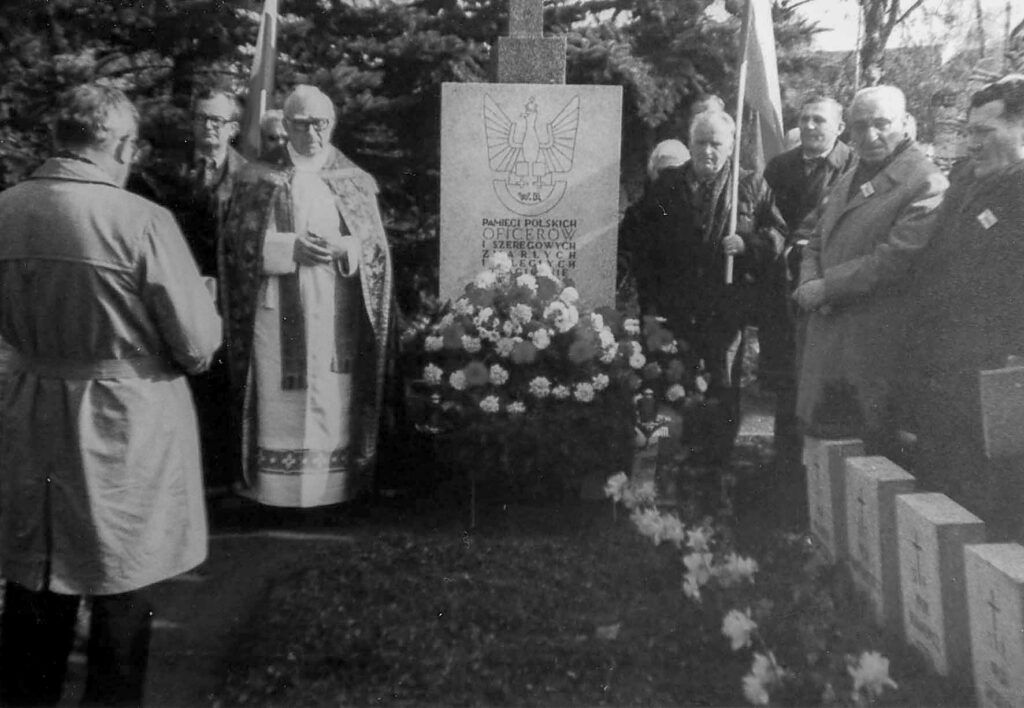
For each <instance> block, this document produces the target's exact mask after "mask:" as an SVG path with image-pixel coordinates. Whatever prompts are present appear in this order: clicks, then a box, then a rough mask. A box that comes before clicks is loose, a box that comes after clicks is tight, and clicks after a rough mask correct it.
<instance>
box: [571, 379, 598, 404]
mask: <svg viewBox="0 0 1024 708" xmlns="http://www.w3.org/2000/svg"><path fill="white" fill-rule="evenodd" d="M572 395H573V397H574V398H575V399H576V400H577V401H579V402H580V403H590V402H591V401H593V400H594V386H593V384H590V383H586V382H584V383H578V384H576V389H575V390H574V391H573V394H572Z"/></svg>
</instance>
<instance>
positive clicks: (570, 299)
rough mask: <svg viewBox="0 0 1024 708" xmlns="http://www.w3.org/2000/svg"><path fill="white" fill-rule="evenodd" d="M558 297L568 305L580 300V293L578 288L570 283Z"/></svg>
mask: <svg viewBox="0 0 1024 708" xmlns="http://www.w3.org/2000/svg"><path fill="white" fill-rule="evenodd" d="M558 299H559V300H561V301H562V302H564V303H565V304H566V305H575V304H576V303H577V302H579V301H580V293H579V291H578V290H577V289H576V288H574V287H573V286H571V285H570V286H568V287H567V288H565V289H564V290H562V293H561V294H560V295H559V296H558Z"/></svg>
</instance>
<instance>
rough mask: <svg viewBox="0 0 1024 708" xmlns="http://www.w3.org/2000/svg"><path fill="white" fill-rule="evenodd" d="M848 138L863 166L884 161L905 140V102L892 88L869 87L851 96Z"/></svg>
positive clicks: (902, 96) (897, 90)
mask: <svg viewBox="0 0 1024 708" xmlns="http://www.w3.org/2000/svg"><path fill="white" fill-rule="evenodd" d="M848 117H849V126H850V137H851V141H852V143H853V147H854V149H855V150H856V151H857V155H858V156H859V157H860V159H861V160H863V161H864V162H866V163H869V164H870V163H876V162H882V161H884V160H886V159H887V158H888V157H889V156H890V155H892V154H893V152H894V151H895V150H896V148H897V146H899V144H900V143H901V142H903V140H904V139H905V138H906V121H907V99H906V97H904V95H903V92H902V91H900V90H899V89H898V88H896V87H895V86H869V87H868V88H865V89H861V90H860V91H858V92H857V94H856V95H855V96H854V97H853V103H852V104H850V110H849V116H848Z"/></svg>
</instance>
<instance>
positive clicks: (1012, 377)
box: [978, 366, 1024, 460]
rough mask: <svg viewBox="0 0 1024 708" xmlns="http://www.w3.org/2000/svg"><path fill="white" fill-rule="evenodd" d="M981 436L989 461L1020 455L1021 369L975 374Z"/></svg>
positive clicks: (1023, 449)
mask: <svg viewBox="0 0 1024 708" xmlns="http://www.w3.org/2000/svg"><path fill="white" fill-rule="evenodd" d="M978 389H979V393H980V398H981V432H982V438H983V440H984V441H985V454H986V455H988V458H989V459H990V460H998V459H1002V458H1006V457H1013V456H1015V455H1021V454H1024V431H1022V430H1021V421H1022V420H1024V366H1009V367H1006V368H1003V369H992V370H988V371H979V372H978Z"/></svg>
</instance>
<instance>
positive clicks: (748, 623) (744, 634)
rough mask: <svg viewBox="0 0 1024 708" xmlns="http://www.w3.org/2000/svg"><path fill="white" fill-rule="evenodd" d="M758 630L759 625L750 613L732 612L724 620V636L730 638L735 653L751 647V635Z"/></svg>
mask: <svg viewBox="0 0 1024 708" xmlns="http://www.w3.org/2000/svg"><path fill="white" fill-rule="evenodd" d="M755 629H757V623H756V622H755V621H754V620H752V619H750V612H749V610H748V611H747V612H740V611H739V610H730V611H729V614H727V615H726V616H725V618H724V619H723V620H722V634H723V635H725V636H726V637H728V639H729V645H730V646H731V647H732V650H733V651H739V650H740V649H742V648H743V647H749V646H750V635H751V633H752V632H753V631H754V630H755Z"/></svg>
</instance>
